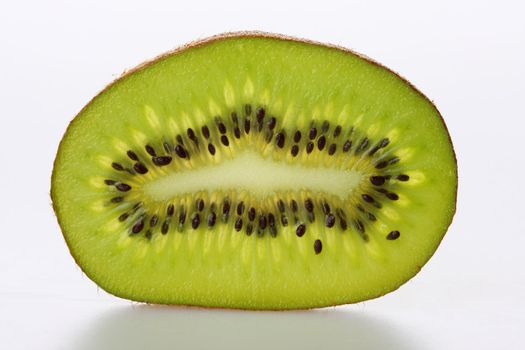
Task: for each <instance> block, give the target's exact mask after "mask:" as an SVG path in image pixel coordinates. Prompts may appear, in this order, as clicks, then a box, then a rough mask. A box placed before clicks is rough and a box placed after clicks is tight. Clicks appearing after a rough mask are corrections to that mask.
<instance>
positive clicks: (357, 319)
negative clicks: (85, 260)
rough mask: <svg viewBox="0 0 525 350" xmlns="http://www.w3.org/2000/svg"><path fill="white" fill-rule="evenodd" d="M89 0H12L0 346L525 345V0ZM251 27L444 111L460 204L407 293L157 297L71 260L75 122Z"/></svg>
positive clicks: (2, 173)
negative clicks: (69, 185) (359, 59)
mask: <svg viewBox="0 0 525 350" xmlns="http://www.w3.org/2000/svg"><path fill="white" fill-rule="evenodd" d="M79 3H80V2H79V1H34V2H27V1H5V2H2V3H1V4H0V74H1V76H0V107H1V108H0V118H1V123H0V177H1V181H0V185H1V191H0V225H1V226H0V227H1V229H0V348H1V349H127V350H129V349H146V348H148V349H150V348H151V349H154V348H169V349H175V348H178V349H186V348H204V347H205V348H214V347H217V348H228V349H235V348H243V349H244V348H254V349H271V348H279V347H280V348H288V349H289V348H293V347H297V348H302V349H339V348H341V349H343V348H344V349H390V350H395V349H524V348H525V339H524V333H525V301H524V299H525V264H524V259H523V256H524V255H525V254H524V252H525V223H524V216H525V205H524V204H523V201H524V199H525V190H524V189H525V184H524V180H525V165H524V163H525V156H524V153H523V151H522V148H523V145H525V140H523V135H524V133H525V130H524V129H525V122H524V120H525V113H524V112H523V110H524V108H525V24H524V23H525V21H524V19H523V17H524V15H525V7H524V5H523V2H520V1H515V2H510V1H497V2H496V1H494V2H486V1H472V2H460V1H450V2H448V1H443V0H442V1H436V2H433V3H424V2H423V1H414V2H411V3H407V2H402V1H384V2H383V3H380V2H378V1H366V2H365V1H363V2H362V3H358V2H349V1H341V2H339V3H335V2H332V1H327V0H323V1H319V2H316V3H315V4H307V3H306V2H305V1H302V2H297V3H287V2H285V1H284V0H279V1H273V0H264V1H259V2H257V3H256V4H250V2H249V1H248V0H242V1H226V0H223V1H214V2H211V1H210V2H209V3H204V2H201V1H196V0H194V1H189V2H187V3H176V1H167V2H153V1H148V2H144V3H143V4H140V5H139V4H137V3H133V2H130V1H121V2H110V1H99V2H95V1H85V2H84V4H79ZM146 3H147V4H146ZM246 29H252V30H253V29H259V30H265V31H271V32H278V33H283V34H288V35H294V36H299V37H305V38H309V39H313V40H317V41H322V42H328V43H333V44H339V45H343V46H346V47H349V48H353V49H355V50H357V51H359V52H362V53H364V54H366V55H368V56H370V57H372V58H374V59H376V60H378V61H379V62H382V63H383V64H385V65H387V66H388V67H390V68H392V69H394V70H396V71H398V72H399V73H400V74H401V75H403V76H405V77H407V78H408V79H409V80H411V81H412V82H413V83H414V84H415V85H416V86H417V87H419V88H420V89H421V90H422V91H423V92H424V93H425V94H427V95H428V96H429V97H430V98H432V99H433V100H434V101H435V102H436V104H437V106H438V108H439V109H440V110H441V112H442V114H443V116H444V118H445V120H446V122H447V125H448V127H449V130H450V133H451V135H452V139H453V141H454V146H455V149H456V152H457V157H458V163H459V184H460V187H459V197H458V208H457V214H456V217H455V220H454V223H453V224H452V226H451V228H450V230H449V232H448V234H447V236H446V237H445V239H444V241H443V243H442V244H441V246H440V248H439V249H438V251H437V253H436V254H435V255H434V257H433V258H432V259H431V261H430V262H429V263H428V264H427V265H426V266H425V267H424V268H423V270H422V271H421V273H420V274H419V275H418V276H416V277H415V278H414V279H413V280H411V281H409V282H408V283H407V284H406V285H404V286H403V287H401V288H400V289H399V290H398V291H396V292H394V293H391V294H389V295H387V296H385V297H382V298H380V299H377V300H372V301H368V302H364V303H360V304H357V305H351V306H343V307H337V308H328V309H323V310H315V311H306V312H286V313H284V312H277V313H276V312H239V311H224V310H205V309H195V308H176V307H158V306H157V307H149V306H144V305H138V304H133V303H131V302H128V301H125V300H120V299H118V298H115V297H113V296H110V295H107V294H106V293H105V292H103V291H102V290H99V289H98V288H97V287H96V285H95V284H94V283H92V282H91V281H90V280H89V279H88V278H87V277H86V276H85V275H83V274H82V272H81V271H80V269H79V268H78V267H77V266H76V265H75V263H74V261H73V259H72V258H71V257H70V255H69V253H68V250H67V247H66V245H65V243H64V241H63V239H62V236H61V234H60V231H59V228H58V225H57V223H56V220H55V217H54V215H53V212H52V209H51V205H50V198H49V187H50V175H51V169H52V162H53V159H54V155H55V151H56V149H57V145H58V142H59V141H60V138H61V136H62V133H63V132H64V130H65V128H66V126H67V124H68V122H69V121H70V119H71V118H72V117H73V116H74V115H75V114H76V113H77V112H78V111H79V110H80V109H81V108H82V106H83V105H84V104H85V103H87V101H89V99H90V98H91V97H92V96H94V95H95V94H96V93H97V92H98V91H99V90H100V89H101V88H103V87H104V86H105V85H106V84H107V83H109V82H110V81H111V80H113V79H114V78H116V77H117V76H118V75H119V74H120V73H121V72H122V71H124V70H125V69H126V68H130V67H133V66H134V65H136V64H138V63H140V62H142V61H144V60H146V59H149V58H152V57H154V56H156V55H157V54H159V53H162V52H163V51H166V50H169V49H172V48H174V47H176V46H178V45H181V44H184V43H186V42H188V41H191V40H194V39H197V38H203V37H206V36H209V35H213V34H217V33H220V32H224V31H232V30H246Z"/></svg>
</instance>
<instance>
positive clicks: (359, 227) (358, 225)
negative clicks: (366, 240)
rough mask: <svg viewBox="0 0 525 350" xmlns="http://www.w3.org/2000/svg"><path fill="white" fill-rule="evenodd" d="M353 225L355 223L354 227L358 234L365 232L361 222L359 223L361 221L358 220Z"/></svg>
mask: <svg viewBox="0 0 525 350" xmlns="http://www.w3.org/2000/svg"><path fill="white" fill-rule="evenodd" d="M354 223H355V227H356V228H357V230H358V231H359V232H361V233H364V232H365V226H364V225H363V222H361V220H359V219H357V220H354Z"/></svg>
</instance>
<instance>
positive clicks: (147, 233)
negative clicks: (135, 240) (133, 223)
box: [144, 230, 152, 239]
mask: <svg viewBox="0 0 525 350" xmlns="http://www.w3.org/2000/svg"><path fill="white" fill-rule="evenodd" d="M151 236H152V233H151V230H148V231H147V232H146V233H145V234H144V237H146V238H147V239H151Z"/></svg>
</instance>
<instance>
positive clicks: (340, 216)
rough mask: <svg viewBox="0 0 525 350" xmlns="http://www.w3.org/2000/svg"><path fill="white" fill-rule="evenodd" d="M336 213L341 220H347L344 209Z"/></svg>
mask: <svg viewBox="0 0 525 350" xmlns="http://www.w3.org/2000/svg"><path fill="white" fill-rule="evenodd" d="M335 212H336V213H337V216H339V218H341V219H346V214H345V212H344V211H343V209H341V208H337V210H336V211H335Z"/></svg>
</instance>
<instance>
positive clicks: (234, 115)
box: [231, 112, 239, 126]
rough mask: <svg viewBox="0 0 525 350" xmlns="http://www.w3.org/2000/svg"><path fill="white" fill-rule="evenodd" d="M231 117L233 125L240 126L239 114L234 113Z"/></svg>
mask: <svg viewBox="0 0 525 350" xmlns="http://www.w3.org/2000/svg"><path fill="white" fill-rule="evenodd" d="M231 117H232V121H233V124H235V126H239V118H237V113H235V112H232V114H231Z"/></svg>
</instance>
